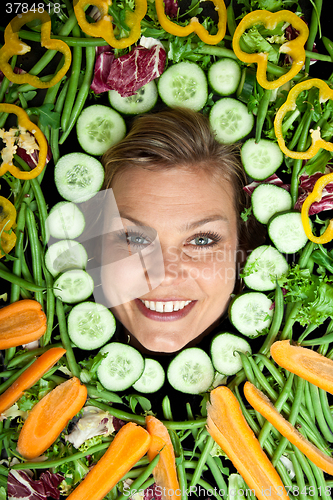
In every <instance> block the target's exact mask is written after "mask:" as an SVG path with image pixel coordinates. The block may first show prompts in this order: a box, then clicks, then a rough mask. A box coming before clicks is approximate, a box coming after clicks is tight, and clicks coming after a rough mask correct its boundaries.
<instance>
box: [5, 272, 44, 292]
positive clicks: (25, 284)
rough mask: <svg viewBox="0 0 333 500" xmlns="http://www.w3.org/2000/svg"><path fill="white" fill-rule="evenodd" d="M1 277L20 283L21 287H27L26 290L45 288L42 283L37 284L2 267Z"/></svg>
mask: <svg viewBox="0 0 333 500" xmlns="http://www.w3.org/2000/svg"><path fill="white" fill-rule="evenodd" d="M0 278H2V279H4V280H6V281H9V282H10V283H14V284H16V285H18V286H19V287H20V288H25V289H26V290H30V291H31V292H35V293H36V292H42V291H43V290H45V287H44V286H42V285H37V284H36V283H31V282H30V281H26V280H24V279H22V278H19V277H18V276H15V274H12V273H9V272H8V271H3V270H2V269H0Z"/></svg>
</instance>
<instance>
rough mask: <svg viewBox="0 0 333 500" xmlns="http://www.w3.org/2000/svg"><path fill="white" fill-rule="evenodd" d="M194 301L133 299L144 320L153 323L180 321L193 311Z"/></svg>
mask: <svg viewBox="0 0 333 500" xmlns="http://www.w3.org/2000/svg"><path fill="white" fill-rule="evenodd" d="M196 302H197V301H196V300H166V301H148V300H141V299H135V303H136V305H137V306H138V309H139V310H140V312H142V314H143V315H144V316H146V318H149V319H153V320H155V321H175V320H178V319H181V318H183V317H185V316H187V314H188V313H189V312H190V311H191V310H192V309H193V307H194V306H195V304H196Z"/></svg>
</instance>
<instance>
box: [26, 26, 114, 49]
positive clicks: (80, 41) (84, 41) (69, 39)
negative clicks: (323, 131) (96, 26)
mask: <svg viewBox="0 0 333 500" xmlns="http://www.w3.org/2000/svg"><path fill="white" fill-rule="evenodd" d="M19 37H20V38H21V39H23V40H30V41H32V42H40V34H39V33H34V32H32V31H26V30H20V31H19ZM53 38H55V39H57V40H62V41H63V42H65V43H66V44H67V45H68V46H69V47H76V46H77V45H79V46H80V47H103V46H106V45H108V43H107V42H106V41H105V40H104V38H90V37H89V38H78V37H74V36H64V35H52V34H51V39H53Z"/></svg>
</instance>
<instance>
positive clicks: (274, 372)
mask: <svg viewBox="0 0 333 500" xmlns="http://www.w3.org/2000/svg"><path fill="white" fill-rule="evenodd" d="M253 356H254V357H256V358H258V359H259V360H260V361H261V362H262V363H263V364H264V365H265V367H266V368H267V370H268V371H269V372H270V373H271V375H272V376H273V378H274V380H275V381H276V382H277V383H278V384H279V386H280V387H283V386H284V385H285V383H286V378H285V377H284V376H283V374H282V373H281V372H280V370H279V369H278V368H277V367H276V366H275V365H274V363H273V362H272V361H271V360H270V359H268V358H267V356H265V355H264V354H261V353H255V354H253Z"/></svg>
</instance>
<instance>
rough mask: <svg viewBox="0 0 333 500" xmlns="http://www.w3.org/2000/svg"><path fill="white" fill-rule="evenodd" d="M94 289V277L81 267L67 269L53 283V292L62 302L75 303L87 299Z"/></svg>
mask: <svg viewBox="0 0 333 500" xmlns="http://www.w3.org/2000/svg"><path fill="white" fill-rule="evenodd" d="M93 291H94V281H93V279H92V277H91V276H90V275H89V274H88V273H86V272H85V271H82V270H80V269H72V270H71V271H66V272H64V273H63V274H61V275H60V276H59V278H57V279H56V281H55V282H54V284H53V293H54V295H55V296H56V297H57V298H58V299H60V300H61V301H62V302H66V303H68V304H75V303H76V302H82V301H83V300H87V298H88V297H90V295H91V294H92V293H93Z"/></svg>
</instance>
